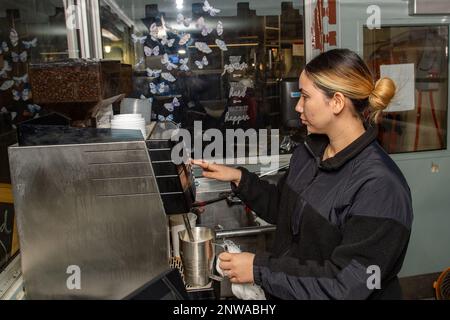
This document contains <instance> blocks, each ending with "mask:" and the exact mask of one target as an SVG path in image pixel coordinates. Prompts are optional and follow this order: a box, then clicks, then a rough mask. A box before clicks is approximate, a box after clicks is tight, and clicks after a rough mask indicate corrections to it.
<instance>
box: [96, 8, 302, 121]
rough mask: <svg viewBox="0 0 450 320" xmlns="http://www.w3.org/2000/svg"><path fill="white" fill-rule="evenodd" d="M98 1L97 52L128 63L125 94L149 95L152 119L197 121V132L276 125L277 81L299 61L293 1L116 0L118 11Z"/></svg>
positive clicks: (293, 72)
mask: <svg viewBox="0 0 450 320" xmlns="http://www.w3.org/2000/svg"><path fill="white" fill-rule="evenodd" d="M106 2H107V1H103V0H102V1H101V4H102V10H101V11H102V14H101V23H102V35H103V41H104V49H105V57H107V58H111V59H117V58H120V60H122V62H125V63H130V64H132V65H133V70H134V76H133V81H134V92H133V94H132V95H131V96H132V97H134V98H139V97H143V96H145V97H146V98H150V97H151V98H153V111H154V112H155V113H156V115H155V116H156V117H155V119H160V120H162V119H173V121H175V122H176V123H179V124H180V125H181V126H182V127H185V128H192V127H193V123H194V121H202V123H203V129H204V130H207V129H209V128H217V129H220V130H225V129H227V128H243V129H247V128H280V122H281V115H280V111H281V110H280V102H281V98H280V82H281V80H282V79H283V78H286V77H297V78H298V76H299V74H300V72H301V69H302V68H303V65H304V54H303V50H298V48H299V47H300V46H301V45H302V44H303V16H302V8H301V5H300V3H301V2H300V1H294V2H282V1H250V2H238V1H225V2H223V1H222V2H219V1H209V4H210V7H207V6H205V3H204V2H203V1H181V2H180V1H175V0H173V1H151V0H149V1H146V2H145V1H129V0H127V1H124V0H120V1H116V3H117V4H118V7H119V8H120V12H119V10H118V9H117V8H112V7H111V6H109V5H108V4H107V3H106ZM218 10H220V12H219V11H218ZM123 15H125V16H127V17H129V18H130V19H131V20H132V22H133V28H132V29H128V28H127V27H126V25H125V24H124V23H123V22H121V20H122V21H123V19H122V16H123ZM108 35H109V39H108ZM113 36H114V37H115V38H114V37H113ZM113 38H114V39H113ZM130 43H131V45H132V47H133V50H132V52H133V54H128V53H126V52H128V51H127V50H128V45H129V44H130ZM294 46H296V48H297V49H296V50H294ZM106 49H108V51H109V50H111V51H110V53H106ZM175 98H176V99H177V102H178V103H179V106H174V103H173V101H174V99H175ZM167 107H169V108H167Z"/></svg>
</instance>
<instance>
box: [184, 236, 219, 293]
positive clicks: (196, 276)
mask: <svg viewBox="0 0 450 320" xmlns="http://www.w3.org/2000/svg"><path fill="white" fill-rule="evenodd" d="M192 233H193V236H194V240H195V241H194V242H192V241H190V239H189V236H188V233H187V231H186V230H184V231H181V232H180V253H181V259H182V261H183V272H184V279H185V280H186V283H187V284H188V285H190V286H192V287H203V286H206V285H207V284H208V283H209V282H210V281H211V280H210V278H209V277H210V275H211V270H212V267H213V262H214V256H215V248H214V247H215V245H214V240H215V237H214V231H213V230H212V229H210V228H204V227H196V228H193V229H192Z"/></svg>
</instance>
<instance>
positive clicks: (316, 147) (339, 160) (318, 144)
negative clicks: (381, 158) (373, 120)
mask: <svg viewBox="0 0 450 320" xmlns="http://www.w3.org/2000/svg"><path fill="white" fill-rule="evenodd" d="M376 138H377V130H376V129H375V128H374V127H372V126H366V132H365V133H364V134H363V135H362V136H361V137H359V138H358V139H356V140H355V141H353V142H352V143H351V144H350V145H349V146H347V147H346V148H345V149H344V150H342V151H340V152H339V153H337V154H336V155H335V156H334V157H333V158H329V159H327V160H325V161H322V159H323V154H324V152H325V149H326V147H327V145H328V143H329V142H330V140H329V139H328V137H327V136H326V135H324V134H310V135H308V136H307V137H306V139H305V147H306V149H307V150H308V151H309V152H310V153H311V155H312V156H313V157H314V159H316V163H317V166H318V167H319V168H320V169H323V170H326V171H333V170H338V169H339V168H341V167H342V166H343V165H344V164H346V163H347V162H348V161H350V160H351V159H353V158H354V157H356V156H357V155H358V154H359V153H361V151H363V150H364V149H365V148H366V147H367V146H368V145H369V144H371V143H372V142H373V141H375V140H376Z"/></svg>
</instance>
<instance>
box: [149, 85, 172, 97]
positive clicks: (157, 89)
mask: <svg viewBox="0 0 450 320" xmlns="http://www.w3.org/2000/svg"><path fill="white" fill-rule="evenodd" d="M168 91H169V86H167V85H166V84H165V83H164V82H161V83H160V84H158V85H156V84H154V83H150V92H151V93H152V94H163V93H166V92H168Z"/></svg>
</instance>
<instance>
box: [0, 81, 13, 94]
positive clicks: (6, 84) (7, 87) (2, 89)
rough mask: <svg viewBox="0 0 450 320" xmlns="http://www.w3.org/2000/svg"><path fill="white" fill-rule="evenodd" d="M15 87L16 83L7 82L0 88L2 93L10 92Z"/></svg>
mask: <svg viewBox="0 0 450 320" xmlns="http://www.w3.org/2000/svg"><path fill="white" fill-rule="evenodd" d="M13 85H14V81H12V80H7V81H5V82H3V84H2V85H1V86H0V90H1V91H6V90H9V89H10V88H11V87H12V86H13Z"/></svg>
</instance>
